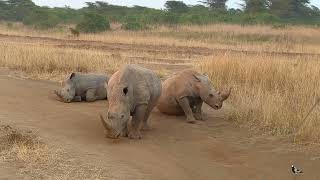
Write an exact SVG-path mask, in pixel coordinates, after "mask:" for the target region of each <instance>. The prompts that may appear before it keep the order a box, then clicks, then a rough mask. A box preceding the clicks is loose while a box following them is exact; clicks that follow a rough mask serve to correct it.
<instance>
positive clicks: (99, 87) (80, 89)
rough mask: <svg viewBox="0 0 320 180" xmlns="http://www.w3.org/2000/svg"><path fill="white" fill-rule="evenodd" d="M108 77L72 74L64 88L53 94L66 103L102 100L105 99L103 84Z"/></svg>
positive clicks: (105, 93)
mask: <svg viewBox="0 0 320 180" xmlns="http://www.w3.org/2000/svg"><path fill="white" fill-rule="evenodd" d="M108 80H109V77H108V76H106V75H103V74H82V73H72V74H71V75H70V77H69V78H68V79H67V80H66V81H65V86H64V87H63V88H62V89H61V90H55V91H54V93H55V94H56V95H57V96H58V97H59V98H60V99H61V100H62V101H63V102H66V103H70V102H80V101H88V102H92V101H95V100H102V99H106V98H107V89H106V87H105V84H106V83H107V82H108Z"/></svg>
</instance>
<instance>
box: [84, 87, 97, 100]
mask: <svg viewBox="0 0 320 180" xmlns="http://www.w3.org/2000/svg"><path fill="white" fill-rule="evenodd" d="M95 100H97V96H96V89H89V90H88V91H87V92H86V101H87V102H93V101H95Z"/></svg>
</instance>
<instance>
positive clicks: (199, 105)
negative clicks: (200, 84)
mask: <svg viewBox="0 0 320 180" xmlns="http://www.w3.org/2000/svg"><path fill="white" fill-rule="evenodd" d="M202 104H203V102H202V101H201V102H198V103H197V104H195V106H194V109H193V115H194V117H195V118H196V120H198V121H203V118H202V110H201V108H202Z"/></svg>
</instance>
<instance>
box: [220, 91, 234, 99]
mask: <svg viewBox="0 0 320 180" xmlns="http://www.w3.org/2000/svg"><path fill="white" fill-rule="evenodd" d="M231 89H232V88H230V89H229V90H228V91H227V92H225V93H223V94H221V97H222V100H223V101H224V100H226V99H228V97H229V96H230V94H231Z"/></svg>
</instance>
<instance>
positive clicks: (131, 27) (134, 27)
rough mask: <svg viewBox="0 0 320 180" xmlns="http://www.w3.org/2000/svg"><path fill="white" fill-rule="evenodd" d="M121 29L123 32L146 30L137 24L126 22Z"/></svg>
mask: <svg viewBox="0 0 320 180" xmlns="http://www.w3.org/2000/svg"><path fill="white" fill-rule="evenodd" d="M121 28H122V29H125V30H131V31H138V30H143V29H146V27H145V26H144V25H142V24H141V23H138V22H128V23H125V24H123V25H122V27H121Z"/></svg>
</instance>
